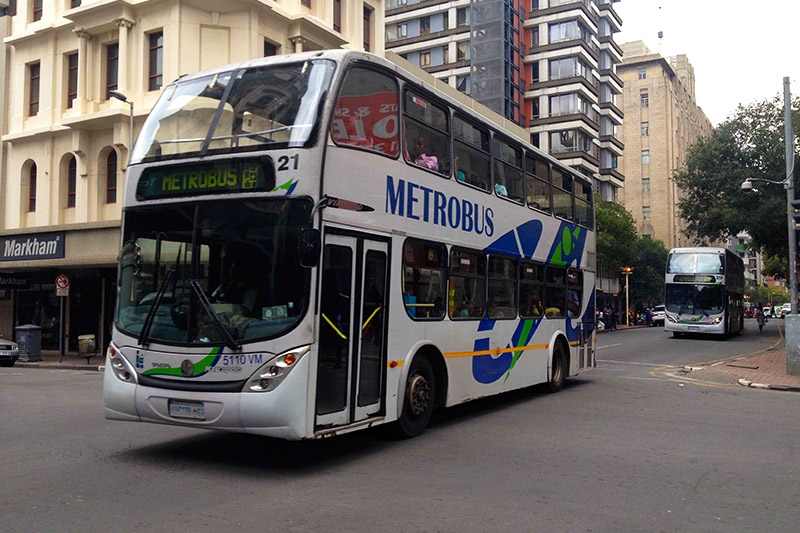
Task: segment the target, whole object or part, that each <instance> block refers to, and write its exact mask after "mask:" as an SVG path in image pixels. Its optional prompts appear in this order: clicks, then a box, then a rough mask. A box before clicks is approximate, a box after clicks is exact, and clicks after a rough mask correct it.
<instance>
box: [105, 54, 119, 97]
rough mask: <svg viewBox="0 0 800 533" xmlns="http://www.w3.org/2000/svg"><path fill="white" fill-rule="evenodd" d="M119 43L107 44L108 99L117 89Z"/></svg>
mask: <svg viewBox="0 0 800 533" xmlns="http://www.w3.org/2000/svg"><path fill="white" fill-rule="evenodd" d="M118 69H119V43H114V44H109V45H107V46H106V100H108V99H109V98H111V91H116V90H117V82H118V80H119V76H118V75H119V70H118Z"/></svg>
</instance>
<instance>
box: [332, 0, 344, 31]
mask: <svg viewBox="0 0 800 533" xmlns="http://www.w3.org/2000/svg"><path fill="white" fill-rule="evenodd" d="M333 29H334V31H338V32H339V33H342V0H333Z"/></svg>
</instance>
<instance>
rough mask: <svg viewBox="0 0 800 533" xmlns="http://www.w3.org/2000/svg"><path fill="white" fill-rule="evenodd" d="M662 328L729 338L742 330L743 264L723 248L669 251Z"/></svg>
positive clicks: (676, 249) (679, 335)
mask: <svg viewBox="0 0 800 533" xmlns="http://www.w3.org/2000/svg"><path fill="white" fill-rule="evenodd" d="M664 298H665V303H666V310H665V313H664V314H665V319H664V329H665V330H666V331H671V332H672V334H673V335H674V336H675V337H681V336H683V335H684V334H686V333H711V334H717V335H730V334H733V333H739V332H741V331H742V329H743V328H744V263H743V261H742V258H741V257H739V256H738V255H736V254H735V253H733V252H731V251H730V250H727V249H725V248H705V247H699V248H673V249H672V250H670V252H669V258H668V259H667V277H666V287H665V290H664Z"/></svg>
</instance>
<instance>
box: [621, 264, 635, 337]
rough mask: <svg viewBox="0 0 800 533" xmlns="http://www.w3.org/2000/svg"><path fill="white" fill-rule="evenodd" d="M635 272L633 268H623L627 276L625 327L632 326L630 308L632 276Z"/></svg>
mask: <svg viewBox="0 0 800 533" xmlns="http://www.w3.org/2000/svg"><path fill="white" fill-rule="evenodd" d="M632 272H633V267H622V273H623V274H625V325H626V326H630V325H631V308H630V289H629V287H630V285H631V281H630V275H631V273H632Z"/></svg>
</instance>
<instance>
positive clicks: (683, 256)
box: [667, 253, 724, 274]
mask: <svg viewBox="0 0 800 533" xmlns="http://www.w3.org/2000/svg"><path fill="white" fill-rule="evenodd" d="M723 257H724V256H722V255H720V254H716V253H713V254H708V253H703V254H692V253H674V254H671V255H670V256H669V264H668V265H667V274H723V273H724V267H723Z"/></svg>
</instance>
